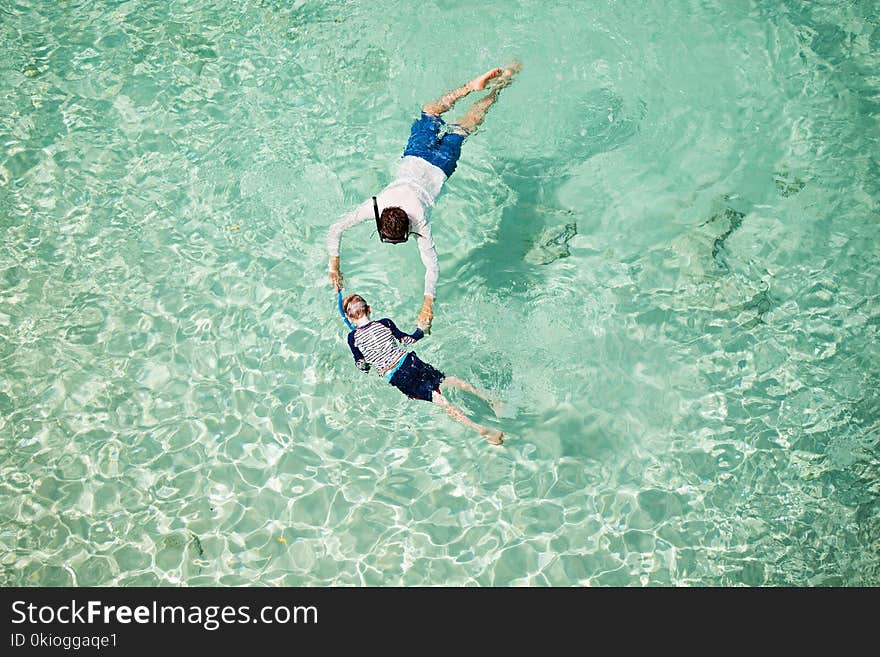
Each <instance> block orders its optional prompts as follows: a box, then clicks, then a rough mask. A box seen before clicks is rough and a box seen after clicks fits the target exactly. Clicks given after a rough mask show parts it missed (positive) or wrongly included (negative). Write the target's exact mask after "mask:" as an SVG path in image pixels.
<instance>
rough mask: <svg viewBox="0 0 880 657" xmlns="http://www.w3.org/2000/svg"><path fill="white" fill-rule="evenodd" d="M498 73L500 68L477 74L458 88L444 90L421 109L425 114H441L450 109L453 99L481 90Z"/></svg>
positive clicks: (453, 102)
mask: <svg viewBox="0 0 880 657" xmlns="http://www.w3.org/2000/svg"><path fill="white" fill-rule="evenodd" d="M499 75H501V69H500V68H493V69H492V70H490V71H486V72H485V73H483V74H482V75H478V76H477V77H475V78H474V79H473V80H471V81H470V82H468V83H467V84H463V85H462V86H460V87H459V88H458V89H453V90H452V91H448V92H446V93H445V94H443V95H442V96H440V98H438V99H437V100H435V101H434V102H433V103H427V104H426V105H425V106H424V107H422V111H423V112H424V113H425V114H431V115H433V116H440V115H441V114H443V112H446V111H447V110H449V109H451V108H452V106H453V105H455V101H457V100H461V99H462V98H464V97H465V96H467V95H468V94H469V93H470V92H472V91H482V90H483V89H485V88H486V83H487V82H488V81H489V80H491V79H492V78H494V77H497V76H499Z"/></svg>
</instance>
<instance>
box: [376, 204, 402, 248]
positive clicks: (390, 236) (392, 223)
mask: <svg viewBox="0 0 880 657" xmlns="http://www.w3.org/2000/svg"><path fill="white" fill-rule="evenodd" d="M376 228H377V229H378V231H379V237H380V238H381V240H382V241H383V242H390V243H392V244H399V243H400V242H406V240H407V238H408V237H409V215H408V214H407V213H406V212H405V211H404V210H403V209H402V208H395V207H391V208H385V209H384V210H382V214H381V216H380V217H379V221H377V222H376Z"/></svg>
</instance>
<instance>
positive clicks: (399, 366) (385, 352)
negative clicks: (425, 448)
mask: <svg viewBox="0 0 880 657" xmlns="http://www.w3.org/2000/svg"><path fill="white" fill-rule="evenodd" d="M342 310H343V312H344V313H345V315H346V317H348V318H349V320H350V321H351V322H352V324H353V325H354V329H352V331H351V333H349V334H348V346H349V348H350V349H351V354H352V356H354V362H355V365H356V366H357V367H358V369H360V370H361V371H363V372H368V371H369V370H370V368H372V369H373V370H375V372H376V374H378V375H379V376H381V377H384V378H385V380H386V381H388V382H389V383H390V384H391V385H393V386H394V387H395V388H397V389H398V390H400V391H401V392H402V393H403V394H405V395H406V396H407V397H409V398H410V399H421V400H424V401H429V402H433V403H435V404H437V405H438V406H440V407H441V408H443V410H445V411H446V412H447V413H448V414H449V416H450V417H451V418H452V419H454V420H456V421H458V422H461V423H462V424H464V425H465V426H467V427H470V428H471V429H474V430H476V431H477V433H479V434H480V435H481V436H484V437H485V438H486V440H488V441H489V442H490V443H492V444H493V445H500V444H502V443H503V442H504V440H503V436H504V434H503V433H502V432H500V431H498V430H497V429H490V428H488V427H484V426H482V425H479V424H477V423H476V422H473V421H472V420H471V419H470V418H468V417H467V416H466V415H465V414H464V413H463V412H462V411H461V410H459V409H458V408H456V407H455V406H453V405H452V404H451V403H449V400H447V399H446V397H445V396H443V393H442V392H441V390H440V388H441V387H442V386H447V387H452V388H460V389H461V390H466V391H467V392H470V393H471V394H474V395H476V396H477V397H479V398H480V399H483V400H485V401H487V402H489V403H490V404H492V405H493V406H495V405H496V404H497V402H495V401H494V400H492V399H490V398H489V397H486V396H485V395H482V394H481V393H480V392H479V391H478V390H477V389H476V388H474V387H473V386H472V385H471V384H469V383H467V382H466V381H462V380H461V379H459V378H456V377H454V376H446V375H445V374H443V372H440V371H439V370H437V369H435V368H434V367H432V366H431V365H429V364H428V363H426V362H424V361H422V360H421V359H420V358H419V357H418V356H416V354H415V352H414V351H407V350H406V349H405V347H407V346H409V345H411V344H413V343H414V342H418V341H419V340H421V339H422V337H424V335H425V334H424V332H423V331H422V329H420V328H417V329H416V330H415V331H414V332H413V333H411V334H407V333H404V332H403V331H401V330H400V329H399V328H397V326H395V324H394V322H392V321H391V320H390V319H387V318H384V319H380V320H378V321H375V322H373V321H370V313H371V312H372V308H370V306H369V305H367V302H366V301H364V298H363V297H362V296H360V295H358V294H350V295H348V296H347V297H345V299H343V300H342Z"/></svg>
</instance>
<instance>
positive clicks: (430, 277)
mask: <svg viewBox="0 0 880 657" xmlns="http://www.w3.org/2000/svg"><path fill="white" fill-rule="evenodd" d="M418 234H419V237H418V238H417V240H418V244H419V255H420V256H421V258H422V263H424V265H425V297H424V300H423V301H422V309H421V310H420V311H419V318H418V326H419V328H420V329H422V330H423V331H425V333H430V332H431V322H432V321H433V320H434V297H435V296H436V288H437V279H438V278H439V276H440V263H439V261H438V260H437V250H436V248H435V247H434V240H433V238H432V237H431V226H430V225H429V224H428V222H424V223H422V224H421V225H419V226H418Z"/></svg>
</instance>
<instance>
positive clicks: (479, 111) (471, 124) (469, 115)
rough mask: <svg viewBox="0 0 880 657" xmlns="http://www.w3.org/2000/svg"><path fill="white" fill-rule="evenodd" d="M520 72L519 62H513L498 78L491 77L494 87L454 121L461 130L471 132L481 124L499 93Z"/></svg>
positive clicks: (520, 65)
mask: <svg viewBox="0 0 880 657" xmlns="http://www.w3.org/2000/svg"><path fill="white" fill-rule="evenodd" d="M521 70H522V64H521V63H519V62H514V63H513V64H511V65H510V66H508V67H507V68H506V69H504V71H503V73H502V74H501V75H500V76H497V75H495V76H492V77H494V78H495V86H493V87H492V90H491V91H490V92H489V93H488V94H487V95H486V97H485V98H483V99H481V100H479V101H477V102H476V103H474V105H473V107H471V108H470V109H469V110H468V111H467V112H465V115H464V116H463V117H461V118H460V119H459V120H458V121H455V123H457V124H458V125H460V126H461V127H462V128H464V129H465V130H467V131H468V132H473V131H474V130H475V129H476V127H477V126H478V125H480V124H481V123H482V122H483V119H485V118H486V112H488V111H489V108H490V107H491V106H492V103H494V102H495V101H496V100H497V99H498V94H499V93H500V92H501V90H502V89H504V87H506V86H508V85H509V84H510V83H511V82H513V76H514V75H515V74H516V73H519V72H520V71H521Z"/></svg>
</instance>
